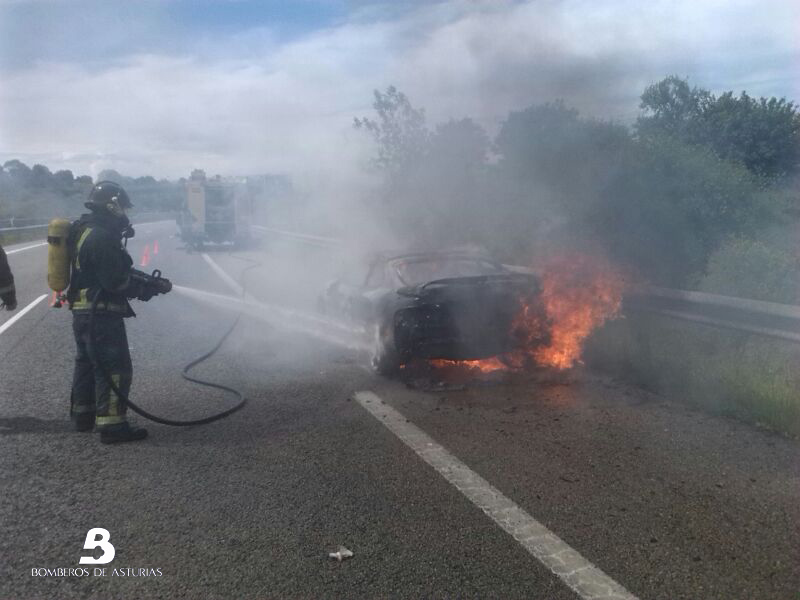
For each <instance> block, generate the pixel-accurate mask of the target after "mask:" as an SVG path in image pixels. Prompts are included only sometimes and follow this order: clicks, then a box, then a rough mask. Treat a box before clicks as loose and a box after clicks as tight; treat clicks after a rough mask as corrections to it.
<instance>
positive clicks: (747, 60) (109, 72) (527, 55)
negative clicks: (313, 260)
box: [0, 0, 800, 180]
mask: <svg viewBox="0 0 800 600" xmlns="http://www.w3.org/2000/svg"><path fill="white" fill-rule="evenodd" d="M798 34H800V2H798V1H797V0H724V1H723V0H669V1H667V0H649V1H647V2H641V1H638V0H605V1H604V0H591V1H590V0H531V1H512V0H491V1H489V0H442V1H432V0H431V1H427V2H423V1H407V2H402V1H395V2H369V1H360V0H359V1H356V0H294V1H288V0H284V1H278V0H264V1H261V2H256V1H252V0H193V1H187V0H124V1H120V0H27V1H25V0H0V162H4V161H6V160H9V159H11V158H19V159H20V160H22V161H23V162H26V163H28V164H33V163H37V162H38V163H42V164H45V165H47V166H48V167H50V169H51V170H54V171H55V170H57V169H64V168H69V169H72V170H73V172H75V173H76V174H89V175H92V176H96V175H97V174H98V173H99V172H100V171H101V170H102V169H106V168H113V169H116V170H117V171H119V172H121V173H123V174H126V175H132V176H141V175H153V176H156V177H168V178H177V177H181V176H187V175H188V174H189V172H190V171H191V170H192V169H194V168H203V169H205V170H206V171H207V172H208V173H209V174H212V173H220V174H223V175H247V174H259V173H287V174H290V175H292V176H293V177H295V178H302V177H306V178H317V179H323V180H324V179H325V178H326V177H330V176H331V174H332V173H339V172H345V171H348V170H352V169H357V168H359V165H362V164H363V161H362V159H363V156H364V154H365V153H366V152H369V148H368V145H367V141H366V140H365V139H364V137H363V135H362V134H361V133H359V132H357V131H354V129H353V127H352V122H353V118H354V117H356V116H359V117H360V116H365V115H366V116H370V115H371V112H372V107H371V103H372V98H373V90H375V89H381V90H383V89H385V88H386V87H387V86H389V85H395V86H397V87H398V88H399V89H400V90H401V91H403V92H405V93H406V94H407V95H408V96H409V98H410V99H411V102H412V103H413V104H414V105H415V106H420V107H424V108H425V109H426V111H427V115H428V120H429V123H430V124H431V125H433V124H435V123H438V122H443V121H446V120H447V119H450V118H456V119H460V118H463V117H471V118H473V119H474V120H476V121H477V122H478V123H480V124H481V125H483V126H484V127H485V128H486V129H487V131H489V133H490V134H493V133H495V132H496V131H497V129H498V127H499V126H500V125H501V124H502V122H503V120H504V119H505V117H506V116H507V115H508V112H509V111H512V110H520V109H523V108H525V107H527V106H530V105H532V104H538V103H543V102H549V101H554V100H557V99H562V100H564V102H565V103H566V104H567V105H570V106H573V107H575V108H577V109H579V110H580V111H581V112H582V113H583V114H587V115H591V116H594V117H598V118H608V119H614V120H617V121H621V122H623V123H632V122H633V121H634V119H635V118H636V115H637V114H638V110H639V109H638V97H639V95H640V94H641V92H642V90H643V89H644V87H645V86H646V85H648V84H650V83H653V82H655V81H658V80H659V79H662V78H663V77H665V76H667V75H673V74H674V75H679V76H681V77H688V78H689V80H690V83H691V84H693V85H697V86H700V87H704V88H707V89H710V90H712V91H714V92H721V91H726V90H734V91H735V92H737V93H738V92H739V91H741V90H747V91H748V93H750V94H751V95H756V96H759V95H765V96H773V95H775V96H779V97H786V98H787V99H790V100H800V83H799V82H800V79H798V75H800V73H799V72H798V69H800V41H798V40H800V36H799V35H798Z"/></svg>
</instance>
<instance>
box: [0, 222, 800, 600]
mask: <svg viewBox="0 0 800 600" xmlns="http://www.w3.org/2000/svg"><path fill="white" fill-rule="evenodd" d="M174 230H175V227H174V224H170V223H158V224H150V225H142V226H140V227H138V228H137V236H136V237H135V238H134V239H133V240H131V244H130V251H131V254H132V255H133V257H134V259H136V261H137V263H138V262H139V261H140V259H141V257H142V254H143V253H144V249H145V246H147V249H148V254H149V258H150V264H149V266H148V267H147V269H152V268H159V269H161V270H162V271H163V272H164V274H165V276H167V277H170V278H171V279H172V280H173V281H174V282H175V283H177V284H181V285H184V286H188V287H192V288H197V289H201V290H205V291H207V292H209V293H212V294H217V295H223V296H233V295H234V291H235V286H236V285H242V284H243V285H244V286H245V287H246V290H247V294H249V297H250V298H251V299H252V301H253V302H260V303H263V304H269V305H271V306H276V307H278V308H276V310H274V311H269V310H265V311H262V313H263V314H261V313H260V314H256V313H257V312H258V311H255V312H254V311H253V310H252V309H251V310H250V311H249V312H248V314H247V316H245V317H244V318H243V320H242V322H241V323H240V325H239V327H238V328H237V329H236V331H235V332H234V334H233V336H232V337H231V338H230V339H229V340H228V341H227V342H226V344H225V346H224V347H223V349H222V350H220V352H219V353H218V354H217V355H215V356H214V357H213V358H212V359H211V360H209V361H208V362H207V363H205V364H203V365H202V366H201V367H200V368H199V369H198V371H197V372H198V374H199V375H201V376H204V377H208V378H212V379H215V380H219V381H220V382H223V383H226V384H229V385H233V386H235V387H240V388H241V389H242V390H243V391H244V392H245V393H246V394H247V397H248V398H249V403H248V405H247V406H246V408H245V409H244V410H242V411H241V412H239V413H236V414H235V415H233V416H232V417H230V418H228V419H226V420H224V421H222V422H218V423H214V424H212V425H208V426H203V427H191V428H172V427H166V426H161V425H155V424H152V423H148V424H147V425H146V426H147V427H148V429H149V430H150V434H151V436H150V438H149V439H148V440H147V441H146V442H143V443H137V444H129V445H120V446H102V445H100V444H99V441H98V439H97V434H94V433H88V434H87V433H76V432H73V431H72V430H71V428H70V423H69V420H68V404H69V402H68V398H69V384H70V374H71V365H72V355H73V340H72V335H71V329H70V315H69V313H68V312H67V311H65V310H64V309H61V310H58V309H52V308H49V307H48V299H44V300H38V301H37V299H38V298H40V297H41V296H42V295H43V294H46V293H47V289H46V285H45V278H44V273H45V258H46V247H45V246H35V245H34V243H28V244H22V245H19V246H13V247H9V248H7V250H10V251H11V253H10V255H9V260H10V262H11V265H12V268H13V269H14V272H15V276H16V278H17V282H18V287H19V294H18V296H19V307H20V308H19V310H18V312H19V311H21V310H22V309H24V308H26V307H31V308H30V309H29V310H28V312H26V313H25V314H24V315H23V316H22V317H20V318H18V319H16V320H15V321H14V322H13V323H11V324H10V325H9V322H10V319H12V318H14V315H15V314H17V313H0V331H2V333H0V456H2V462H1V463H0V465H1V468H0V489H2V493H0V519H1V522H2V524H3V525H2V529H3V530H2V536H0V556H2V561H1V562H0V598H15V599H16V598H110V597H114V598H192V599H197V598H320V597H326V598H376V597H392V598H419V597H437V598H445V597H447V598H451V597H460V598H473V597H480V598H543V599H545V598H546V599H562V598H564V599H566V598H599V597H607V598H611V597H615V598H616V597H638V598H659V599H665V600H667V599H668V600H676V599H682V598H685V599H689V598H692V599H701V600H708V599H712V598H719V599H725V600H730V599H732V598H747V599H782V598H786V599H790V598H794V599H796V598H798V593H800V592H799V590H800V531H799V530H798V526H799V525H800V486H799V485H798V482H799V477H798V475H799V471H798V467H799V466H800V451H798V450H799V449H798V444H797V442H796V441H792V440H787V439H784V438H781V437H778V436H776V435H774V434H771V433H768V432H765V431H761V430H758V429H756V428H753V427H750V426H747V425H744V424H740V423H737V422H735V421H732V420H728V419H725V418H720V417H714V416H709V415H706V414H703V413H700V412H696V411H694V410H691V409H689V408H687V407H685V406H684V405H682V404H681V403H680V402H678V401H677V400H679V399H670V398H665V397H660V396H655V395H651V394H649V393H646V392H643V391H641V390H638V389H636V388H632V387H628V386H627V385H625V384H623V383H620V382H616V381H610V380H608V379H606V378H604V377H602V376H600V375H597V374H592V373H588V372H583V371H580V370H578V371H575V372H572V373H569V374H568V375H563V374H562V375H554V374H547V373H539V374H536V375H535V376H530V377H526V378H515V379H514V380H513V381H509V382H506V383H494V384H492V385H489V384H486V385H471V386H469V387H468V388H467V389H464V390H457V389H445V390H439V391H424V390H422V389H416V388H413V387H407V386H405V385H403V384H402V383H399V382H394V381H388V380H385V379H382V378H380V377H377V376H375V375H374V374H372V373H371V372H370V371H369V369H368V368H366V366H365V365H366V360H365V356H364V353H363V352H361V351H359V350H358V349H357V348H355V349H354V348H353V347H352V345H350V346H351V347H348V344H346V343H344V344H337V343H335V342H336V340H331V336H330V335H329V332H327V333H326V331H324V329H325V328H324V327H322V326H319V327H317V326H316V325H315V323H314V321H313V320H312V321H309V320H307V319H306V320H305V321H303V319H302V318H298V319H294V318H293V317H292V314H294V312H297V313H300V314H301V315H303V314H306V313H309V312H311V309H312V307H313V298H314V294H315V292H316V290H321V289H322V288H323V285H324V281H325V279H326V278H331V277H333V275H334V273H335V272H336V270H337V268H338V266H339V265H338V264H337V261H336V260H335V259H333V258H331V257H330V256H327V255H326V253H325V252H320V249H319V248H305V249H304V248H301V246H300V245H299V244H293V243H277V242H269V243H267V244H265V245H264V246H263V248H262V249H260V250H251V251H248V252H242V253H230V252H225V251H217V252H209V253H208V254H207V256H203V254H201V253H189V252H187V251H186V250H185V249H183V248H182V247H181V243H180V241H179V240H177V239H176V238H175V237H174V236H173V234H174ZM156 242H158V248H159V252H158V254H154V244H155V243H156ZM29 246H34V247H29ZM245 259H249V260H245ZM253 260H255V261H258V263H259V264H258V266H257V267H254V268H250V269H249V270H248V271H247V272H246V273H243V271H244V270H245V269H247V268H248V267H251V266H252V264H253V263H252V262H251V261H253ZM224 274H227V277H224V276H221V275H224ZM236 308H237V304H236V302H233V301H230V303H227V302H226V301H219V300H215V301H214V303H205V302H201V301H197V300H195V299H192V298H188V297H186V296H182V295H180V294H178V293H175V292H173V293H172V294H170V295H168V296H165V297H157V298H154V299H153V300H151V301H150V302H148V303H146V304H145V303H136V304H135V309H136V311H137V313H138V318H136V319H131V320H129V322H128V330H129V337H130V344H131V351H132V354H133V358H134V365H135V373H134V385H133V390H132V398H135V400H136V401H137V402H138V403H140V404H141V405H142V406H143V407H145V408H146V409H148V410H151V411H153V412H155V413H158V414H161V415H165V416H169V417H173V418H194V417H199V416H203V415H206V414H209V413H211V412H214V411H217V410H220V409H222V408H225V407H227V406H230V405H231V402H232V401H233V400H232V399H231V398H230V397H226V396H223V395H221V394H220V393H218V392H216V391H213V390H209V389H206V388H198V387H197V386H194V385H192V384H189V383H187V382H184V381H183V380H181V378H180V370H181V368H182V366H183V365H184V364H185V363H187V362H188V361H189V360H191V359H193V358H195V357H196V356H198V355H199V354H201V353H203V352H204V351H206V350H207V349H209V348H211V347H212V346H213V344H214V343H215V342H216V341H217V340H218V339H219V337H220V336H221V335H222V334H223V333H224V332H225V331H226V330H227V328H228V327H229V326H230V324H231V323H232V321H233V320H234V319H235V317H236ZM332 342H333V343H332ZM139 422H141V419H139ZM141 424H144V423H141ZM92 528H104V529H106V530H108V532H109V533H110V541H111V543H112V544H113V545H114V548H115V551H116V555H115V557H114V559H113V561H112V562H111V563H108V564H107V565H97V566H91V565H79V559H80V557H81V556H83V555H88V554H91V552H90V551H85V550H83V544H84V540H85V539H86V535H87V532H88V531H89V530H90V529H92ZM340 545H342V546H345V547H346V548H348V549H349V550H351V551H352V552H353V557H352V558H349V559H346V560H344V561H342V562H338V561H336V560H332V559H330V558H328V553H329V552H334V551H336V550H337V548H338V547H339V546H340ZM559 565H561V567H559ZM80 567H88V568H89V570H90V571H92V569H94V568H102V567H105V569H106V572H105V575H104V576H103V575H100V574H98V575H97V576H95V575H94V573H93V572H92V573H91V574H90V575H89V576H81V575H80V572H78V574H75V572H73V574H72V575H70V574H69V572H68V571H67V574H66V575H59V572H58V571H57V569H78V568H80ZM43 569H50V572H49V573H48V572H47V571H43ZM53 570H56V571H53ZM115 570H116V571H115ZM142 570H144V574H143V572H142ZM154 573H155V574H154ZM134 574H136V576H134ZM145 574H146V576H145ZM606 585H607V586H609V587H603V586H606ZM614 586H616V587H614ZM604 594H605V595H604Z"/></svg>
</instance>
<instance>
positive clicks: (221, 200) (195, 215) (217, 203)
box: [178, 169, 253, 248]
mask: <svg viewBox="0 0 800 600" xmlns="http://www.w3.org/2000/svg"><path fill="white" fill-rule="evenodd" d="M252 218H253V199H252V197H251V195H250V194H248V191H247V186H246V185H245V182H244V181H238V180H236V179H227V178H226V179H223V178H220V177H214V178H211V179H207V178H206V175H205V172H203V171H202V170H199V169H198V170H195V171H193V172H192V175H191V177H190V178H189V179H188V181H187V182H186V196H185V199H184V203H183V207H182V210H181V212H180V215H179V217H178V227H179V228H180V234H181V239H182V240H183V241H184V242H186V244H188V245H190V246H192V247H196V248H199V247H202V246H203V244H206V243H214V244H224V243H230V244H235V245H237V246H247V245H249V244H250V243H251V242H252V233H251V230H250V227H251V225H250V224H251V222H252Z"/></svg>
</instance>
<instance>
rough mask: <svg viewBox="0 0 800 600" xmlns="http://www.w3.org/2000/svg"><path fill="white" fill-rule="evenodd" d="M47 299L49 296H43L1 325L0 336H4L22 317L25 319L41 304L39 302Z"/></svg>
mask: <svg viewBox="0 0 800 600" xmlns="http://www.w3.org/2000/svg"><path fill="white" fill-rule="evenodd" d="M45 298H47V294H42V295H41V296H39V297H38V298H37V299H36V300H34V301H33V302H31V303H30V304H28V306H26V307H25V308H23V309H22V310H21V311H19V312H18V313H17V314H15V315H14V316H13V317H11V318H10V319H9V320H8V321H6V322H5V323H3V324H2V325H0V335H2V334H3V333H4V332H5V331H6V330H7V329H8V328H9V327H11V326H12V325H13V324H14V323H16V322H17V321H19V320H20V319H21V318H22V317H24V316H25V315H26V314H27V313H28V312H29V311H31V310H33V307H35V306H36V305H37V304H39V302H41V301H42V300H44V299H45Z"/></svg>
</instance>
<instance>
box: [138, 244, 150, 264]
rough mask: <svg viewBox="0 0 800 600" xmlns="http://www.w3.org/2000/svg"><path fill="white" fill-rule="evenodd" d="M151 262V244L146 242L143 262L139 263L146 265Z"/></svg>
mask: <svg viewBox="0 0 800 600" xmlns="http://www.w3.org/2000/svg"><path fill="white" fill-rule="evenodd" d="M149 264H150V244H146V245H145V247H144V252H143V253H142V262H141V263H139V266H140V267H146V266H147V265H149Z"/></svg>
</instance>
